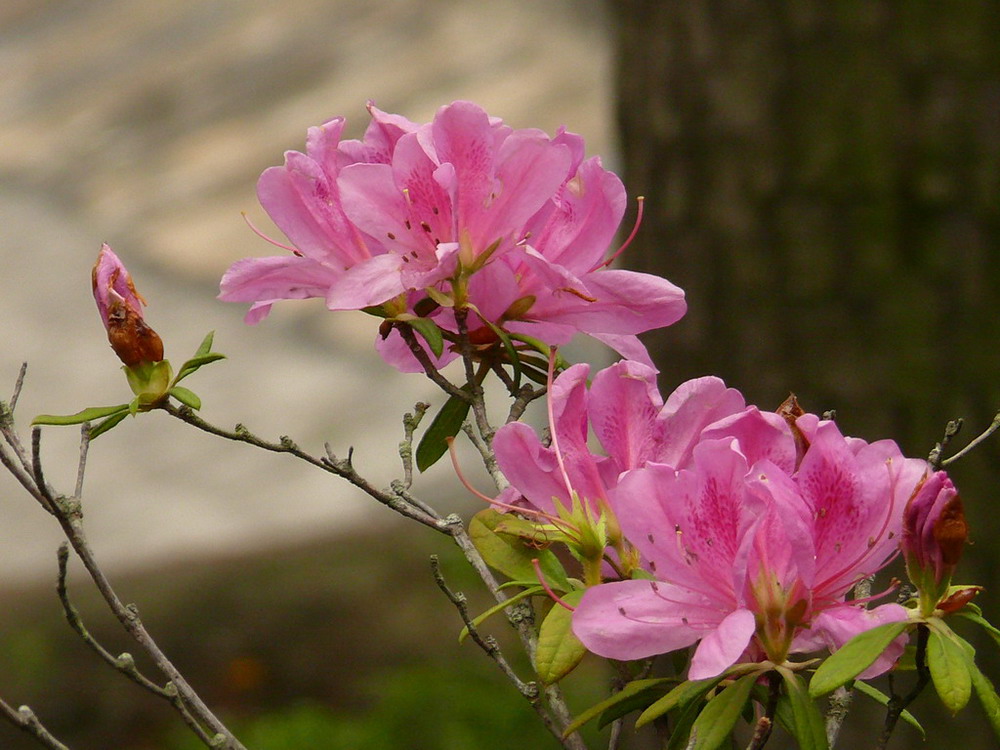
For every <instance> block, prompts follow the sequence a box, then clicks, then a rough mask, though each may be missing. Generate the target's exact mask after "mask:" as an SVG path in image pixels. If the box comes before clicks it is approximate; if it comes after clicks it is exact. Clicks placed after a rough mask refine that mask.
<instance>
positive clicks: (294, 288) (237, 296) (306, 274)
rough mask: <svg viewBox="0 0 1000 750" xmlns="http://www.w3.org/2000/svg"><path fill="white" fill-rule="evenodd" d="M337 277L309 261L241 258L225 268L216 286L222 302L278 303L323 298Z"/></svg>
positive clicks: (308, 259) (287, 257) (292, 256)
mask: <svg viewBox="0 0 1000 750" xmlns="http://www.w3.org/2000/svg"><path fill="white" fill-rule="evenodd" d="M339 277H340V274H339V273H338V272H336V271H335V270H333V269H331V268H329V267H327V266H324V265H322V264H321V263H317V262H316V261H314V260H312V259H310V258H300V257H298V256H294V255H291V256H272V257H269V258H244V259H243V260H238V261H236V262H235V263H233V265H231V266H230V267H229V270H227V271H226V273H225V274H224V275H223V277H222V281H221V283H220V284H219V288H220V293H219V299H221V300H224V301H226V302H259V301H265V300H267V301H270V302H273V301H275V300H279V299H307V298H310V297H324V296H326V292H327V289H329V288H330V286H331V285H332V284H334V283H336V281H337V279H338V278H339Z"/></svg>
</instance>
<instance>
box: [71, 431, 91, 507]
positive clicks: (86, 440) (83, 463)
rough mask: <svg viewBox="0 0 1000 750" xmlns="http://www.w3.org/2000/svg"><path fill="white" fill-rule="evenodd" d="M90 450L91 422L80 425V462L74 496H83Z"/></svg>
mask: <svg viewBox="0 0 1000 750" xmlns="http://www.w3.org/2000/svg"><path fill="white" fill-rule="evenodd" d="M89 450H90V422H84V423H83V424H82V425H81V426H80V462H79V464H77V468H76V490H75V491H74V492H73V497H83V475H84V474H85V473H86V471H87V451H89Z"/></svg>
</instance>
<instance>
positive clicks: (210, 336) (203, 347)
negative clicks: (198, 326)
mask: <svg viewBox="0 0 1000 750" xmlns="http://www.w3.org/2000/svg"><path fill="white" fill-rule="evenodd" d="M214 340H215V331H209V332H208V333H206V334H205V338H203V339H202V340H201V343H200V344H199V345H198V350H197V351H196V352H195V353H194V356H196V357H204V356H205V355H206V354H208V353H209V352H211V351H212V341H214Z"/></svg>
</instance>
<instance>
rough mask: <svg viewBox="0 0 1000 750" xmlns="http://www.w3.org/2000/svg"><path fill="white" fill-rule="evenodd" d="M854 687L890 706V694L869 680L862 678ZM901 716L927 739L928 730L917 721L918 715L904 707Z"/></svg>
mask: <svg viewBox="0 0 1000 750" xmlns="http://www.w3.org/2000/svg"><path fill="white" fill-rule="evenodd" d="M853 687H854V689H855V690H857V691H858V692H859V693H861V694H862V695H864V696H867V697H868V698H871V699H872V700H873V701H875V702H876V703H880V704H881V705H883V706H886V707H888V705H889V696H888V695H886V694H885V693H883V692H882V691H881V690H879V689H878V688H875V687H872V686H871V685H869V684H868V683H867V682H863V681H862V680H858V681H857V682H855V683H854V686H853ZM899 718H901V719H902V720H903V721H905V722H906V723H907V724H909V725H910V726H911V727H913V728H914V729H916V730H917V731H918V732H920V735H921V736H922V737H923V738H924V739H927V732H925V731H924V728H923V727H922V726H921V725H920V722H919V721H917V717H916V716H914V715H913V714H911V713H910V712H909V711H907V710H906V709H905V708H904V709H903V712H902V713H901V714H900V715H899Z"/></svg>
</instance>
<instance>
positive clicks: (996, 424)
mask: <svg viewBox="0 0 1000 750" xmlns="http://www.w3.org/2000/svg"><path fill="white" fill-rule="evenodd" d="M998 429H1000V412H997V414H996V416H995V417H993V421H992V422H991V423H990V426H989V427H987V428H986V429H985V430H984V431H983V432H982V434H980V435H979V436H978V437H976V438H973V439H972V440H970V441H969V444H968V445H966V446H965V447H964V448H962V450H960V451H959V452H958V453H956V454H955V455H954V456H951V457H950V458H946V459H944V460H943V461H941V462H940V465H941V466H942V467H945V466H951V464H953V463H955V462H956V461H957V460H958V459H960V458H962V456H964V455H966V454H967V453H968V452H969V451H971V450H972V449H973V448H975V447H976V446H977V445H979V444H980V443H982V442H983V441H984V440H986V439H987V438H988V437H989V436H990V435H992V434H993V433H994V432H996V431H997V430H998Z"/></svg>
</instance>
